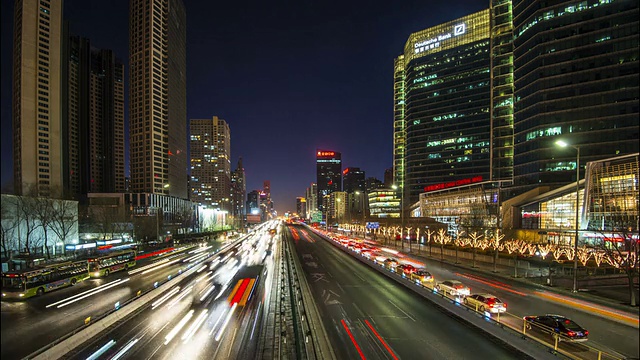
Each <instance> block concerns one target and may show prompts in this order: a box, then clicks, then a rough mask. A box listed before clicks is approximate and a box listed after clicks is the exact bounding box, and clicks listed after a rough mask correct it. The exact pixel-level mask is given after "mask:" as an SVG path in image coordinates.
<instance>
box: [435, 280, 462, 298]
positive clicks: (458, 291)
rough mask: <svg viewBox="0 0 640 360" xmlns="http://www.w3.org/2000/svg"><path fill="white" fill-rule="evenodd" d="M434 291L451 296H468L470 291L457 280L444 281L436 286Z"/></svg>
mask: <svg viewBox="0 0 640 360" xmlns="http://www.w3.org/2000/svg"><path fill="white" fill-rule="evenodd" d="M436 290H437V291H438V292H442V293H444V294H449V295H451V296H469V295H470V294H471V289H469V288H468V287H466V286H465V285H464V284H462V283H461V282H460V281H458V280H445V281H443V282H441V283H438V284H437V285H436Z"/></svg>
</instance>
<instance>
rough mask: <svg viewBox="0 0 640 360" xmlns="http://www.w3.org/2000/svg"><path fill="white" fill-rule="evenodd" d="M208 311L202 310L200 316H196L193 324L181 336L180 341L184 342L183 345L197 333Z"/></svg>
mask: <svg viewBox="0 0 640 360" xmlns="http://www.w3.org/2000/svg"><path fill="white" fill-rule="evenodd" d="M208 311H209V310H207V309H204V310H202V312H201V313H200V315H198V317H197V318H196V320H195V321H194V322H193V324H191V326H190V327H189V329H187V331H185V333H184V335H182V340H183V341H184V343H185V344H186V343H187V342H188V341H189V339H191V337H192V336H193V334H195V332H196V331H198V329H199V328H200V326H201V325H202V323H203V322H204V320H205V319H206V316H207V312H208Z"/></svg>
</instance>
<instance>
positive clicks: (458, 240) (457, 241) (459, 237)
mask: <svg viewBox="0 0 640 360" xmlns="http://www.w3.org/2000/svg"><path fill="white" fill-rule="evenodd" d="M463 234H464V231H459V232H458V234H457V236H456V238H455V239H454V240H453V244H454V245H455V246H456V262H455V263H456V264H459V262H458V247H460V246H464V245H465V244H466V241H465V240H464V239H463V238H462V235H463Z"/></svg>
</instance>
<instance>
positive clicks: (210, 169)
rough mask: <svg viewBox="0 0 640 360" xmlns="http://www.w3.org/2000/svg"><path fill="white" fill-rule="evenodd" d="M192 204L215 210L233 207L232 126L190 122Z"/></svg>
mask: <svg viewBox="0 0 640 360" xmlns="http://www.w3.org/2000/svg"><path fill="white" fill-rule="evenodd" d="M190 132H191V201H193V202H197V203H199V204H201V205H203V206H206V207H208V208H212V209H219V210H226V211H228V212H229V213H231V211H232V207H231V199H230V196H231V140H230V139H231V132H230V130H229V124H228V123H227V122H226V121H224V120H222V119H219V118H218V117H217V116H214V117H213V118H212V119H191V122H190Z"/></svg>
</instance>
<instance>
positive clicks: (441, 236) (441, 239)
mask: <svg viewBox="0 0 640 360" xmlns="http://www.w3.org/2000/svg"><path fill="white" fill-rule="evenodd" d="M435 242H436V244H440V261H443V260H444V246H445V244H448V243H450V242H451V237H450V236H449V235H447V231H446V230H445V229H444V228H440V229H439V230H438V233H437V234H436V237H435Z"/></svg>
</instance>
